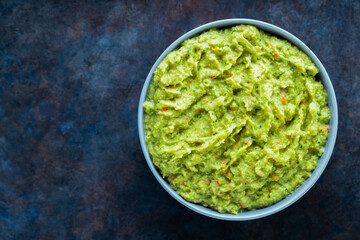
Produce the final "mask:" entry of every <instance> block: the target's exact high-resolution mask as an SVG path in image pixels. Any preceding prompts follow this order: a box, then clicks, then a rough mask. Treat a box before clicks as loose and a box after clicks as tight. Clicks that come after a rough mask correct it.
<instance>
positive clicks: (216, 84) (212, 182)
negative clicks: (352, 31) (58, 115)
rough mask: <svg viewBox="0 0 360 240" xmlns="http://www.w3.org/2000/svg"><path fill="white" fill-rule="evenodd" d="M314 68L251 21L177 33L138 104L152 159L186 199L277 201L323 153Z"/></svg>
mask: <svg viewBox="0 0 360 240" xmlns="http://www.w3.org/2000/svg"><path fill="white" fill-rule="evenodd" d="M317 73H318V69H317V67H316V66H315V64H314V63H313V62H312V61H311V60H310V58H309V57H308V56H307V55H306V54H305V53H304V52H302V51H301V50H299V49H298V48H297V47H296V46H294V45H292V44H291V43H289V42H288V41H286V40H284V39H279V38H278V37H276V36H272V35H270V34H268V33H266V32H264V31H262V30H259V29H257V28H256V27H254V26H251V25H238V26H234V27H232V28H226V29H211V30H209V31H206V32H203V33H202V34H200V35H198V36H196V37H193V38H191V39H188V40H186V41H184V42H183V43H182V44H181V46H179V48H178V49H177V50H174V51H173V52H171V53H169V54H168V55H167V56H166V57H165V59H164V60H163V61H162V62H161V63H160V64H159V65H158V67H157V69H156V71H155V73H154V76H153V80H152V82H151V84H150V86H149V89H148V94H147V99H146V101H145V103H144V105H143V106H144V109H145V117H144V121H145V134H146V143H147V146H148V150H149V152H150V155H151V157H152V160H153V163H154V164H155V166H156V167H157V168H158V170H159V171H160V172H161V174H162V176H163V177H164V178H166V180H167V181H168V183H169V184H170V186H171V187H172V188H173V189H174V190H176V192H177V193H178V194H179V195H181V196H182V197H183V198H184V199H186V200H187V201H190V202H194V203H198V204H201V205H203V206H205V207H210V208H212V209H215V210H217V211H218V212H220V213H232V214H237V213H238V212H243V211H247V210H252V209H257V208H263V207H266V206H269V205H271V204H274V203H276V202H278V201H280V200H281V199H283V198H285V197H287V196H288V195H289V194H291V193H292V192H293V191H295V190H296V189H297V188H298V187H299V186H300V185H301V184H302V183H303V182H304V181H305V180H306V179H307V178H308V177H309V176H310V175H311V172H312V171H313V170H314V168H315V167H316V164H317V161H318V159H319V158H320V157H321V155H322V153H323V151H324V145H325V143H326V139H327V136H328V130H329V127H328V123H329V118H330V114H329V108H328V107H327V95H326V92H325V90H324V87H323V85H322V83H321V81H320V80H319V79H318V76H317Z"/></svg>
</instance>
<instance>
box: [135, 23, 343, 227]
mask: <svg viewBox="0 0 360 240" xmlns="http://www.w3.org/2000/svg"><path fill="white" fill-rule="evenodd" d="M239 24H248V25H253V26H256V27H257V28H259V29H262V30H264V31H266V32H268V33H273V34H275V35H277V36H280V37H282V38H284V39H285V40H288V41H289V42H291V43H292V44H294V45H295V46H297V47H298V48H299V49H301V50H302V51H303V52H305V53H306V54H307V55H308V56H309V57H310V58H311V60H312V61H313V62H314V63H315V65H316V66H317V67H318V69H319V75H320V79H321V81H322V83H323V85H324V88H325V91H326V93H327V101H328V107H329V110H330V122H329V135H328V138H327V141H326V144H325V148H324V153H323V154H322V156H321V158H320V159H319V160H318V163H317V166H316V168H315V169H314V171H313V172H312V174H311V176H310V177H309V178H308V179H307V180H306V181H305V182H304V183H303V184H302V185H301V186H300V187H299V188H298V189H297V190H295V191H294V192H293V193H292V194H290V195H289V196H287V197H286V198H284V199H282V200H280V201H279V202H277V203H275V204H273V205H270V206H268V207H265V208H262V209H255V210H250V211H246V212H241V213H238V214H237V215H233V214H228V213H219V212H217V211H215V210H213V209H210V208H205V207H203V206H201V205H198V204H194V203H191V202H188V201H186V200H185V199H183V198H182V197H181V196H180V195H179V194H177V193H176V191H175V190H173V189H172V188H171V187H170V185H169V184H168V183H167V182H166V181H165V179H164V178H162V177H161V175H160V174H159V172H158V171H157V170H156V168H155V166H154V165H153V162H152V160H151V157H150V154H149V152H148V148H147V145H146V141H145V131H144V109H143V103H144V101H145V99H146V96H147V91H148V88H149V85H150V82H151V81H152V78H153V73H154V71H155V69H156V67H157V66H158V65H159V63H160V62H161V61H162V60H163V59H164V58H165V57H166V55H167V54H168V53H170V52H171V51H173V50H174V49H176V48H177V47H178V46H179V45H180V44H181V43H182V42H183V41H184V40H186V39H188V38H191V37H193V36H195V35H198V34H200V33H202V32H204V31H207V30H209V29H212V28H224V27H232V26H235V25H239ZM337 130H338V108H337V101H336V96H335V91H334V88H333V86H332V83H331V80H330V78H329V75H328V74H327V72H326V70H325V68H324V66H323V65H322V63H321V62H320V60H319V59H318V58H317V56H316V55H315V54H314V53H313V52H312V51H311V50H310V48H309V47H307V46H306V45H305V44H304V43H303V42H302V41H301V40H300V39H298V38H297V37H295V36H294V35H292V34H291V33H289V32H288V31H286V30H284V29H282V28H280V27H277V26H275V25H273V24H270V23H267V22H263V21H259V20H254V19H248V18H232V19H224V20H218V21H214V22H210V23H207V24H204V25H201V26H199V27H196V28H194V29H192V30H190V31H188V32H186V33H185V34H183V35H182V36H181V37H179V38H178V39H176V40H175V41H174V42H173V43H172V44H171V45H170V46H169V47H167V48H166V49H165V51H164V52H163V53H162V54H161V55H160V57H159V58H158V59H157V60H156V62H155V63H154V65H153V66H152V68H151V70H150V72H149V74H148V75H147V77H146V80H145V83H144V85H143V88H142V91H141V95H140V100H139V106H138V131H139V138H140V144H141V148H142V151H143V154H144V156H145V159H146V162H147V164H148V165H149V168H150V170H151V172H152V173H153V175H154V176H155V178H156V179H157V181H158V182H159V183H160V185H161V186H162V187H163V188H164V189H165V190H166V191H167V192H168V193H169V194H170V195H171V196H172V197H173V198H175V199H176V200H177V201H178V202H180V203H181V204H183V205H184V206H186V207H188V208H189V209H191V210H193V211H195V212H197V213H200V214H202V215H204V216H207V217H211V218H215V219H220V220H229V221H245V220H252V219H258V218H262V217H266V216H269V215H272V214H274V213H277V212H279V211H281V210H283V209H285V208H287V207H289V206H290V205H291V204H293V203H294V202H296V201H297V200H298V199H300V198H301V197H302V196H303V195H305V193H306V192H308V191H309V190H310V188H311V187H312V186H313V185H314V184H315V182H316V181H317V180H318V179H319V177H320V176H321V174H322V173H323V171H324V169H325V167H326V165H327V164H328V162H329V159H330V157H331V154H332V152H333V149H334V145H335V141H336V135H337Z"/></svg>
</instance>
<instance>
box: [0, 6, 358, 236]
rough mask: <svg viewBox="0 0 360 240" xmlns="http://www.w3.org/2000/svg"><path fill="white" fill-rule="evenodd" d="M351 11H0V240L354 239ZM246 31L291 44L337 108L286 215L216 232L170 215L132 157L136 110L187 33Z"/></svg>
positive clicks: (193, 217) (354, 44) (179, 210)
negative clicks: (274, 33) (312, 170)
mask: <svg viewBox="0 0 360 240" xmlns="http://www.w3.org/2000/svg"><path fill="white" fill-rule="evenodd" d="M359 16H360V3H359V1H350V0H348V1H325V0H316V1H267V2H260V1H252V0H243V1H227V2H224V1H214V0H211V1H209V0H202V1H174V0H173V1H160V0H159V1H133V2H132V1H116V2H115V1H114V2H110V1H6V0H5V1H1V3H0V239H265V238H266V239H356V238H357V237H358V234H359V233H360V230H359V229H360V223H359V220H360V217H359V216H360V161H359V156H360V136H359V135H360V132H359V129H360V120H359V118H360V94H359V92H360V68H359V66H360V60H359V59H360V50H359V49H360V48H359V45H360V40H359V39H360V38H359V37H360V35H359V33H360V17H359ZM235 17H237V18H253V19H258V20H263V21H266V22H269V23H273V24H275V25H278V26H280V27H282V28H284V29H286V30H288V31H290V32H291V33H293V34H294V35H296V36H298V37H299V38H300V39H302V40H303V41H304V42H305V43H306V44H307V45H308V46H309V47H310V48H311V49H312V50H313V51H314V53H315V54H317V56H318V57H319V59H320V60H321V61H322V63H323V64H324V66H325V68H326V69H327V71H328V73H329V75H330V77H331V79H332V82H333V85H334V88H335V91H336V94H337V100H338V105H339V116H340V118H339V133H338V138H337V144H336V147H335V150H334V153H333V156H332V158H331V160H330V163H329V165H328V167H327V168H326V170H325V172H324V174H323V176H322V177H321V178H320V180H319V181H318V182H317V183H316V184H315V186H314V187H313V188H312V189H311V190H310V191H309V192H308V193H307V194H306V195H305V196H304V197H303V198H301V199H300V200H299V201H298V202H296V203H295V204H294V205H292V206H291V207H289V208H287V209H286V210H283V211H281V212H279V213H277V214H275V215H273V216H270V217H266V218H264V219H259V220H254V221H248V222H223V221H219V220H215V219H210V218H207V217H204V216H201V215H199V214H197V213H194V212H192V211H191V210H188V209H187V208H185V207H183V206H182V205H180V204H179V203H178V202H177V201H176V200H174V199H173V198H172V197H171V196H169V195H168V194H167V192H165V190H164V189H162V187H161V186H160V185H159V184H158V183H157V181H156V180H155V178H154V177H153V175H152V173H151V172H150V170H149V168H148V166H147V165H146V162H145V159H144V157H143V155H142V152H141V149H140V144H139V140H138V135H137V134H138V132H137V106H138V99H139V96H140V91H141V88H142V84H143V83H144V81H145V78H146V76H147V73H148V71H149V70H150V68H151V66H152V64H153V63H154V62H155V60H156V59H157V57H158V56H159V55H160V54H161V53H162V51H163V50H164V49H165V48H166V47H167V46H169V45H170V44H171V43H172V42H173V41H174V40H175V39H176V38H178V37H179V36H180V35H182V34H184V33H185V32H187V31H189V30H191V29H193V28H195V27H197V26H199V25H201V24H204V23H207V22H210V21H213V20H218V19H224V18H235Z"/></svg>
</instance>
